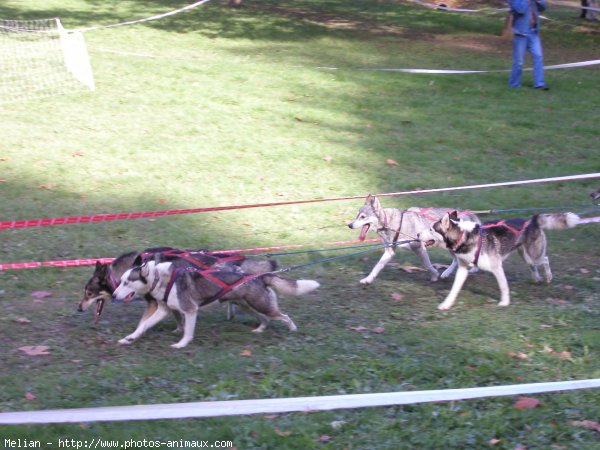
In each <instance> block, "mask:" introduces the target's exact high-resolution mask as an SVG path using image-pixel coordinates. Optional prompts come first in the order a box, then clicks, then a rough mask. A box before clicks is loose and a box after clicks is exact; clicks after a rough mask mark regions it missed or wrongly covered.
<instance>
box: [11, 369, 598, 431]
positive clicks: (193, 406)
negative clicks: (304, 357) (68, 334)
mask: <svg viewBox="0 0 600 450" xmlns="http://www.w3.org/2000/svg"><path fill="white" fill-rule="evenodd" d="M597 388H600V379H590V380H579V381H558V382H551V383H530V384H514V385H507V386H489V387H475V388H467V389H443V390H431V391H416V392H386V393H379V394H354V395H352V394H350V395H330V396H323V397H296V398H274V399H257V400H229V401H214V402H193V403H167V404H156V405H132V406H108V407H100V408H74V409H55V410H47V411H23V412H4V413H0V424H2V425H21V424H47V423H84V422H113V421H130V420H158V419H191V418H198V417H222V416H238V415H244V414H281V413H289V412H312V411H330V410H332V409H351V408H366V407H374V406H397V405H409V404H417V403H430V402H447V401H455V400H468V399H475V398H486V397H501V396H510V395H523V394H542V393H547V392H559V391H570V390H576V389H597Z"/></svg>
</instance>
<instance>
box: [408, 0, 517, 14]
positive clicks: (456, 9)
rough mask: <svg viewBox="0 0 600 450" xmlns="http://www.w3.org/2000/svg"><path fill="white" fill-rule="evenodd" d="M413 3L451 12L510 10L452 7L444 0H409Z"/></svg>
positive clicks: (504, 9) (501, 9)
mask: <svg viewBox="0 0 600 450" xmlns="http://www.w3.org/2000/svg"><path fill="white" fill-rule="evenodd" d="M409 1H410V2H411V3H416V4H417V5H420V6H424V7H426V8H430V9H437V10H439V11H449V12H464V13H481V12H505V11H508V8H483V9H467V8H451V7H449V6H446V5H445V4H444V2H443V1H440V3H439V4H437V5H436V4H435V3H426V2H423V1H421V0H409Z"/></svg>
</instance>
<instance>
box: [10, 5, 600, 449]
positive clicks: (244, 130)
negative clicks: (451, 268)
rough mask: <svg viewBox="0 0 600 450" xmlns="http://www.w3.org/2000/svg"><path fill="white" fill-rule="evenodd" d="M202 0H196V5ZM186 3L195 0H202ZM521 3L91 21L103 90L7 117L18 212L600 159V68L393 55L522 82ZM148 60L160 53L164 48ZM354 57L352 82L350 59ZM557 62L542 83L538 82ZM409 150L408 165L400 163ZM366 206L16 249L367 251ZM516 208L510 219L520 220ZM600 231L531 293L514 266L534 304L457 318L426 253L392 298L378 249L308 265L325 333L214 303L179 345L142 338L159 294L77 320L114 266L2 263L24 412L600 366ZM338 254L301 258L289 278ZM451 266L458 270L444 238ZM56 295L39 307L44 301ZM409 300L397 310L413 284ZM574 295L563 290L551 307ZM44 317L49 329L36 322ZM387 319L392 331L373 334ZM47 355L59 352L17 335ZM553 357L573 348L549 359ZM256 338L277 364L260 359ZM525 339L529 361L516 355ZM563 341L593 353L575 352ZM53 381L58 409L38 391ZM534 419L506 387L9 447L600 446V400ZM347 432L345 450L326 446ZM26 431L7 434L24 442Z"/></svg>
mask: <svg viewBox="0 0 600 450" xmlns="http://www.w3.org/2000/svg"><path fill="white" fill-rule="evenodd" d="M175 3H177V2H175ZM179 3H180V4H179V5H175V4H174V3H173V2H170V1H166V0H160V1H159V0H157V1H141V0H139V1H133V0H131V1H119V2H117V1H108V2H107V1H105V2H86V1H82V0H70V1H68V2H65V1H58V0H47V1H45V2H34V1H6V2H2V5H0V17H3V18H13V19H17V18H39V17H55V16H57V17H60V18H61V20H62V22H63V24H64V25H65V27H67V28H71V29H73V28H79V27H87V26H94V25H103V24H109V23H115V22H120V21H125V20H130V19H132V18H138V17H139V18H141V17H147V16H151V15H155V14H159V13H161V12H164V11H167V10H170V9H173V8H175V7H178V6H180V5H181V4H182V3H181V2H179ZM183 3H185V2H183ZM576 13H577V12H576V10H570V9H569V10H567V9H555V10H554V9H551V10H550V11H549V12H548V15H549V16H550V17H551V18H553V19H555V21H553V22H547V23H545V24H544V29H543V34H542V39H543V43H544V51H545V59H546V63H547V64H558V63H565V62H574V61H582V60H592V59H597V57H598V56H597V54H595V53H594V49H595V48H598V44H600V35H599V34H598V32H597V31H598V28H597V25H594V24H591V25H589V24H581V23H580V22H578V21H577V20H576V19H575V18H574V16H575V15H576ZM501 28H502V17H501V16H493V15H455V14H448V13H441V12H436V11H430V10H428V9H425V8H419V7H417V6H411V5H409V4H405V3H397V2H375V1H352V2H349V1H345V2H343V1H337V0H330V1H318V2H317V1H312V0H302V1H294V2H291V1H278V2H273V1H264V2H250V1H248V2H247V5H246V6H245V7H243V8H239V9H232V8H228V7H227V6H226V5H225V2H212V3H209V4H207V5H206V6H204V7H201V8H198V9H196V10H193V11H189V12H187V13H185V14H181V15H178V16H174V17H171V18H167V19H164V20H161V21H158V22H149V23H146V24H142V25H138V26H134V27H120V28H113V29H105V30H98V31H93V32H88V33H86V34H85V39H86V42H87V45H88V50H89V52H90V56H91V61H92V65H93V69H94V75H95V78H96V85H97V90H96V91H95V92H94V93H75V94H72V95H65V96H54V97H48V98H44V99H39V100H30V101H23V102H20V103H17V104H9V105H3V107H2V109H0V134H1V136H2V145H1V146H0V179H2V182H0V211H2V220H12V219H15V220H18V219H35V218H41V217H58V216H67V215H68V216H71V215H90V214H97V213H110V212H129V211H154V210H161V209H172V208H194V207H208V206H221V205H234V204H244V203H263V202H277V201H293V200H304V199H311V198H328V197H342V196H351V195H361V194H367V193H377V192H395V191H404V190H412V189H417V188H430V187H444V186H458V185H463V184H477V183H490V182H500V181H510V180H520V179H529V178H541V177H551V176H561V175H570V174H578V173H590V172H600V170H599V169H600V154H599V153H598V150H597V146H598V142H599V138H600V132H599V131H598V126H597V124H598V121H599V119H600V117H599V113H598V111H600V97H598V96H597V95H595V93H596V91H597V84H598V69H597V68H595V67H591V68H582V69H571V70H555V71H547V74H546V76H547V79H548V83H549V84H550V86H551V88H552V90H551V91H549V92H538V91H534V90H533V89H528V88H523V89H520V90H516V91H512V90H509V89H508V88H507V76H508V75H507V74H506V73H501V72H500V73H490V74H485V75H463V76H440V75H417V74H400V73H384V72H377V71H365V70H360V69H363V68H381V67H390V68H393V67H419V68H452V69H457V68H464V69H493V70H498V69H499V70H503V69H506V68H508V67H509V66H510V42H507V41H503V40H502V39H501V38H500V37H499V36H498V34H499V33H500V31H501ZM144 55H145V56H144ZM324 67H335V68H337V70H326V69H323V68H324ZM530 77H531V75H530V74H528V73H526V74H525V75H524V82H525V84H527V83H528V82H530ZM388 159H393V160H395V161H397V162H398V165H390V164H387V163H386V160H388ZM596 187H597V182H596V181H586V182H565V183H552V184H546V185H531V186H522V187H512V188H499V189H486V190H479V191H460V192H454V193H446V194H436V195H421V196H417V197H406V196H403V197H399V198H385V199H384V200H383V203H384V205H385V206H397V207H406V206H410V205H414V204H416V205H423V206H436V205H439V206H448V207H458V208H469V209H490V208H499V209H505V208H527V207H553V206H561V205H581V204H589V198H588V196H587V193H588V192H589V191H590V190H592V189H594V188H596ZM360 205H361V201H359V200H357V201H343V202H331V203H315V204H307V205H297V206H279V207H273V208H261V209H248V210H238V211H223V212H215V213H208V214H196V215H185V216H173V217H167V218H156V219H152V220H148V219H144V220H132V221H119V222H105V223H99V224H81V225H69V226H61V227H47V228H29V229H19V230H3V231H2V240H1V241H0V260H1V261H2V262H16V261H44V260H50V259H76V258H93V257H108V256H116V255H118V254H120V253H122V252H124V251H128V250H131V249H141V248H145V247H149V246H156V245H173V246H178V247H208V248H214V249H224V248H244V247H255V246H269V245H286V244H309V245H313V246H315V247H320V244H321V243H323V242H328V241H334V240H347V239H352V238H355V237H356V233H354V232H351V231H350V230H348V229H347V227H345V223H346V222H347V221H349V220H350V219H352V218H353V216H354V215H355V213H356V210H357V208H358V207H359V206H360ZM507 216H508V215H505V216H503V217H507ZM599 237H600V233H599V231H598V228H597V226H596V225H586V226H582V227H580V228H577V229H574V230H569V231H565V232H554V233H550V234H549V256H550V260H551V263H552V267H553V271H554V272H555V280H554V281H553V283H552V284H551V285H549V286H546V285H539V286H537V285H534V284H532V283H531V281H530V279H529V275H528V273H527V272H528V271H527V269H526V267H525V266H524V264H523V263H521V262H520V261H519V260H518V259H517V258H511V259H510V260H509V261H508V262H507V275H508V277H509V283H510V287H511V291H512V297H513V305H511V306H510V307H509V308H506V309H502V310H499V309H497V308H496V307H495V302H496V301H497V299H498V288H497V286H496V284H495V282H494V280H493V278H492V277H491V276H490V275H489V274H478V275H474V276H472V277H470V278H469V280H468V281H467V283H466V287H465V290H463V292H462V293H461V295H460V297H459V301H458V304H457V305H456V307H455V308H454V309H452V310H451V311H450V312H447V313H440V312H438V311H437V310H436V309H435V306H436V305H437V303H439V301H440V300H441V299H442V298H443V297H444V295H445V294H446V293H447V292H448V289H449V287H450V282H448V281H445V282H443V281H442V282H438V283H433V284H432V283H429V282H428V281H427V276H426V275H425V274H424V273H422V272H416V273H412V274H408V273H405V272H403V271H401V270H399V265H404V264H411V265H415V264H417V261H416V259H415V258H414V257H413V256H412V255H410V254H408V253H406V252H400V253H399V255H398V261H399V264H398V265H395V266H390V267H388V268H387V269H386V270H385V271H384V272H383V273H382V274H381V275H380V277H379V278H378V279H377V281H376V282H375V283H374V284H373V285H372V286H369V287H368V288H364V287H362V286H360V285H359V284H358V280H359V279H360V278H362V277H363V276H364V274H365V273H367V272H368V270H370V268H371V267H372V265H373V264H374V263H375V261H376V259H377V258H378V257H379V255H378V254H377V253H373V254H371V255H368V256H367V257H361V258H349V259H347V260H344V261H341V262H333V263H328V264H324V265H319V266H314V267H312V268H308V269H303V270H301V271H298V272H293V273H292V274H293V275H294V276H297V277H302V278H314V279H317V280H319V281H320V282H321V284H322V287H321V288H320V289H319V290H318V291H316V292H315V293H314V294H310V295H309V296H307V297H306V298H301V299H292V298H284V299H282V301H281V305H282V309H283V310H284V311H286V312H288V313H289V314H290V315H291V317H293V318H294V321H295V322H296V323H297V325H298V327H299V332H298V333H295V334H290V333H288V332H287V331H286V330H285V329H284V327H281V326H280V324H273V325H271V326H270V327H269V329H268V330H267V331H266V332H265V333H264V334H263V335H261V336H256V335H253V334H252V333H250V332H249V330H250V329H251V326H252V325H253V322H252V321H251V320H250V319H249V318H246V317H241V318H238V319H236V320H235V321H233V322H227V321H226V320H225V314H224V311H222V310H221V309H220V308H218V307H216V308H209V309H208V310H207V311H206V312H204V313H201V314H200V319H199V323H198V326H197V331H196V337H195V339H194V341H193V342H192V343H191V344H190V345H189V346H188V347H187V348H185V349H183V350H180V351H177V352H174V351H172V349H171V348H170V347H169V344H171V343H173V342H175V341H176V337H175V336H173V335H172V334H171V333H170V330H171V328H172V326H173V324H172V323H169V322H165V323H163V324H160V325H159V326H157V327H156V329H155V330H152V331H151V332H149V333H148V335H147V336H144V337H143V338H142V339H141V340H140V341H139V342H137V343H136V344H134V345H133V346H131V347H119V346H117V345H116V341H117V340H118V339H120V338H121V337H123V336H125V335H127V334H129V333H130V332H131V331H132V329H133V327H134V326H135V323H136V321H137V320H138V318H139V315H140V314H141V308H142V306H141V305H140V304H131V305H118V304H115V305H108V306H107V307H106V311H105V314H104V316H103V320H102V321H101V322H100V323H99V324H97V325H93V324H92V318H91V315H90V314H78V313H76V311H75V309H76V306H77V303H78V301H79V299H80V296H81V294H82V288H83V285H84V283H85V281H86V280H87V278H88V277H89V276H90V275H91V268H74V269H38V270H30V271H5V272H1V273H0V290H1V291H3V293H2V294H0V305H1V306H2V308H3V314H2V315H0V327H1V328H2V330H3V331H2V333H1V334H0V355H1V357H2V361H3V364H2V366H3V370H2V372H0V385H1V386H2V389H1V390H0V410H2V411H21V410H37V409H52V408H75V407H93V406H108V405H129V404H146V403H161V402H188V401H203V400H226V399H251V398H277V397H285V396H310V395H334V394H344V393H365V392H388V391H402V390H421V389H443V388H462V387H474V386H490V385H502V384H514V383H520V382H541V381H560V380H569V379H584V378H600V365H599V364H598V361H599V353H600V347H599V342H600V328H599V325H598V323H599V321H598V319H599V317H598V311H599V306H600V298H599V296H598V277H600V253H599V252H598V245H597V243H598V239H599ZM321 256H322V257H326V256H330V254H329V253H323V254H319V255H313V256H305V255H296V256H286V257H281V258H280V264H281V265H282V266H287V265H291V264H296V263H302V262H307V261H309V260H316V259H318V258H319V257H321ZM432 259H434V260H435V261H440V262H448V260H449V258H448V256H447V254H445V253H444V252H441V251H433V252H432ZM36 290H47V291H50V292H52V296H51V297H49V298H46V299H43V300H41V301H35V299H34V298H33V297H31V292H32V291H36ZM394 293H400V294H402V300H401V301H395V300H394V299H393V298H392V294H394ZM547 299H559V300H563V301H566V302H567V303H566V304H561V303H560V302H559V303H556V302H554V303H553V302H552V301H547ZM21 317H26V318H27V319H29V320H31V323H29V324H21V323H19V322H18V319H19V318H21ZM356 326H364V327H367V328H369V329H373V328H375V327H383V328H384V330H385V331H384V332H383V333H381V334H377V333H373V332H358V331H354V330H352V329H351V327H356ZM24 345H47V346H49V347H50V355H48V356H40V357H29V356H26V355H24V354H23V353H22V352H19V351H18V350H17V349H18V348H19V347H21V346H24ZM549 349H551V350H549ZM244 350H250V351H251V353H252V354H251V356H250V357H245V356H242V355H241V352H242V351H244ZM511 352H512V353H518V352H523V353H525V354H527V355H528V358H527V359H518V358H515V357H512V356H510V353H511ZM561 352H569V355H570V357H569V358H566V359H561V357H560V354H561ZM26 392H32V393H34V394H35V396H36V399H35V400H33V401H29V400H26V399H25V397H24V396H25V393H26ZM536 397H538V398H539V399H540V400H541V405H540V406H539V407H538V408H535V409H533V410H526V411H521V410H517V409H515V408H513V403H514V401H515V399H514V398H494V399H486V400H477V401H465V402H453V403H445V404H424V405H415V406H404V407H394V408H368V409H360V410H340V411H332V412H320V413H310V414H296V413H295V414H283V415H278V416H276V417H270V416H257V417H252V416H245V417H231V418H223V419H206V420H174V421H153V422H143V421H142V422H127V423H118V422H116V423H94V424H83V425H49V426H17V427H1V428H0V437H1V438H13V439H16V438H19V437H20V438H29V439H40V440H43V441H45V442H47V441H57V440H58V438H59V437H62V438H65V437H73V438H82V439H85V438H87V439H91V438H93V437H102V438H114V439H121V440H125V439H130V438H132V439H144V438H146V439H173V440H175V439H199V440H200V439H202V440H209V441H213V440H232V441H233V443H234V446H235V447H236V448H238V449H247V448H303V449H304V448H331V449H338V448H339V449H341V448H354V449H363V448H378V449H380V448H381V449H383V448H390V449H392V448H393V449H397V448H407V449H409V448H411V449H412V448H442V447H446V448H457V449H458V448H460V449H464V448H485V447H488V446H489V447H491V445H490V444H489V442H490V440H492V439H500V442H499V443H498V444H496V445H494V446H493V447H494V448H506V449H514V448H515V447H517V446H518V445H519V444H521V445H523V446H526V447H527V448H529V449H549V448H556V449H562V448H573V449H575V448H577V449H588V448H589V449H591V448H595V447H597V445H598V434H597V433H595V432H594V431H592V430H586V429H583V428H579V427H575V426H573V425H572V424H571V422H572V421H576V420H586V419H587V420H596V421H597V420H598V418H599V417H600V402H599V400H598V399H599V396H598V393H597V392H595V391H580V392H568V393H561V394H551V395H540V396H536ZM322 436H329V437H330V440H326V439H325V441H326V442H320V438H321V437H322ZM0 442H4V441H0Z"/></svg>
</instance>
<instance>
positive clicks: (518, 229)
mask: <svg viewBox="0 0 600 450" xmlns="http://www.w3.org/2000/svg"><path fill="white" fill-rule="evenodd" d="M578 221H579V217H578V216H577V215H576V214H573V213H556V214H537V215H534V216H532V217H531V218H529V219H527V220H525V219H509V220H501V221H498V222H485V223H484V224H479V223H477V222H473V221H470V220H465V219H461V218H459V216H458V214H457V213H456V211H454V212H452V213H447V214H445V215H444V216H443V217H442V218H441V219H440V220H438V221H437V222H435V223H434V224H433V226H432V227H431V229H430V230H428V231H426V232H423V233H421V234H420V235H419V239H421V241H422V242H423V243H424V244H425V245H426V246H429V245H432V244H434V243H435V239H436V238H435V236H437V235H440V236H442V238H443V240H444V242H445V245H446V247H447V248H448V249H449V250H450V251H451V252H452V253H454V255H455V256H456V258H457V259H458V270H457V271H456V275H455V277H454V283H453V284H452V288H451V289H450V293H449V294H448V296H447V297H446V299H445V300H444V301H443V302H442V303H440V305H439V306H438V309H440V310H447V309H450V308H451V307H452V305H454V302H455V301H456V297H457V296H458V293H459V292H460V290H461V288H462V286H463V284H464V282H465V280H466V279H467V276H468V274H469V268H470V267H473V266H475V267H479V268H480V269H482V270H485V271H487V272H491V273H492V274H493V275H494V277H496V281H497V282H498V286H499V288H500V302H499V303H498V306H508V305H509V304H510V293H509V289H508V282H507V281H506V276H505V274H504V269H503V267H502V263H503V261H504V260H505V259H506V258H507V257H508V256H509V255H510V254H512V253H513V252H514V251H515V250H517V251H518V252H519V254H520V255H521V257H522V258H523V260H524V261H525V262H526V263H527V264H528V265H529V268H530V270H531V276H532V277H533V280H534V281H535V282H536V283H539V282H541V281H542V277H541V275H540V273H539V271H538V267H540V266H541V267H542V268H543V269H544V278H545V280H546V282H547V283H550V281H552V272H551V271H550V263H549V261H548V257H547V256H546V235H545V234H544V230H563V229H567V228H572V227H574V226H576V225H577V222H578Z"/></svg>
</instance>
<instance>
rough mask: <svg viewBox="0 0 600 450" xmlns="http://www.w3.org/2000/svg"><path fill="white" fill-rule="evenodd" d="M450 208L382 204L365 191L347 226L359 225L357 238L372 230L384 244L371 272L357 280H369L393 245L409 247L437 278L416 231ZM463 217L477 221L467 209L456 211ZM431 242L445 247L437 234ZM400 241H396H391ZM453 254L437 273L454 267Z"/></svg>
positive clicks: (391, 254) (447, 273) (446, 273)
mask: <svg viewBox="0 0 600 450" xmlns="http://www.w3.org/2000/svg"><path fill="white" fill-rule="evenodd" d="M449 211H453V210H451V209H445V208H419V207H412V208H408V209H396V208H383V207H382V206H381V203H380V202H379V199H378V198H377V197H376V196H374V195H369V196H368V197H367V199H366V201H365V204H364V205H363V206H362V207H361V208H360V209H359V211H358V214H357V215H356V218H355V219H354V220H353V221H352V222H350V223H349V224H348V227H350V229H353V230H354V229H357V228H360V229H361V231H360V236H359V240H361V241H364V239H365V237H366V235H367V232H369V231H375V232H376V233H377V234H378V235H379V237H380V238H381V239H383V242H384V243H385V245H386V247H385V249H384V251H383V256H382V257H381V259H380V260H379V261H378V262H377V264H375V266H374V267H373V269H372V270H371V273H370V274H369V275H368V276H367V277H365V278H363V279H362V280H360V282H361V283H362V284H370V283H372V282H373V280H374V279H375V277H377V275H378V274H379V272H381V271H382V270H383V268H384V267H385V266H386V265H387V264H388V263H389V262H390V260H391V259H392V258H393V257H394V254H395V252H396V247H401V248H405V249H409V250H412V251H413V252H414V253H415V254H416V255H417V256H418V257H419V258H420V259H421V263H422V264H423V267H425V268H426V269H427V270H428V271H429V273H430V274H431V281H437V279H438V278H439V274H438V271H437V269H436V268H435V267H434V266H433V265H432V264H431V261H430V260H429V255H428V254H427V250H426V248H425V246H424V245H423V243H422V242H420V241H419V240H418V239H417V235H418V234H419V233H421V232H423V231H426V230H429V229H430V228H431V225H432V224H433V223H434V222H435V221H437V220H438V219H440V218H441V217H442V216H443V215H444V214H446V213H448V212H449ZM459 214H460V215H461V217H464V218H465V219H468V220H471V221H474V222H477V223H479V219H478V218H477V216H476V215H475V214H473V213H471V212H468V211H462V212H460V213H459ZM435 240H436V242H435V245H436V246H438V247H442V248H444V247H445V244H444V241H443V239H442V238H441V236H438V237H437V238H436V239H435ZM396 242H400V244H398V245H394V243H396ZM456 267H457V262H456V258H455V259H454V260H453V261H452V264H451V265H450V267H448V268H447V269H446V270H445V271H444V272H443V273H442V275H441V277H442V278H447V277H449V276H450V275H452V273H453V272H454V271H455V270H456Z"/></svg>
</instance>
